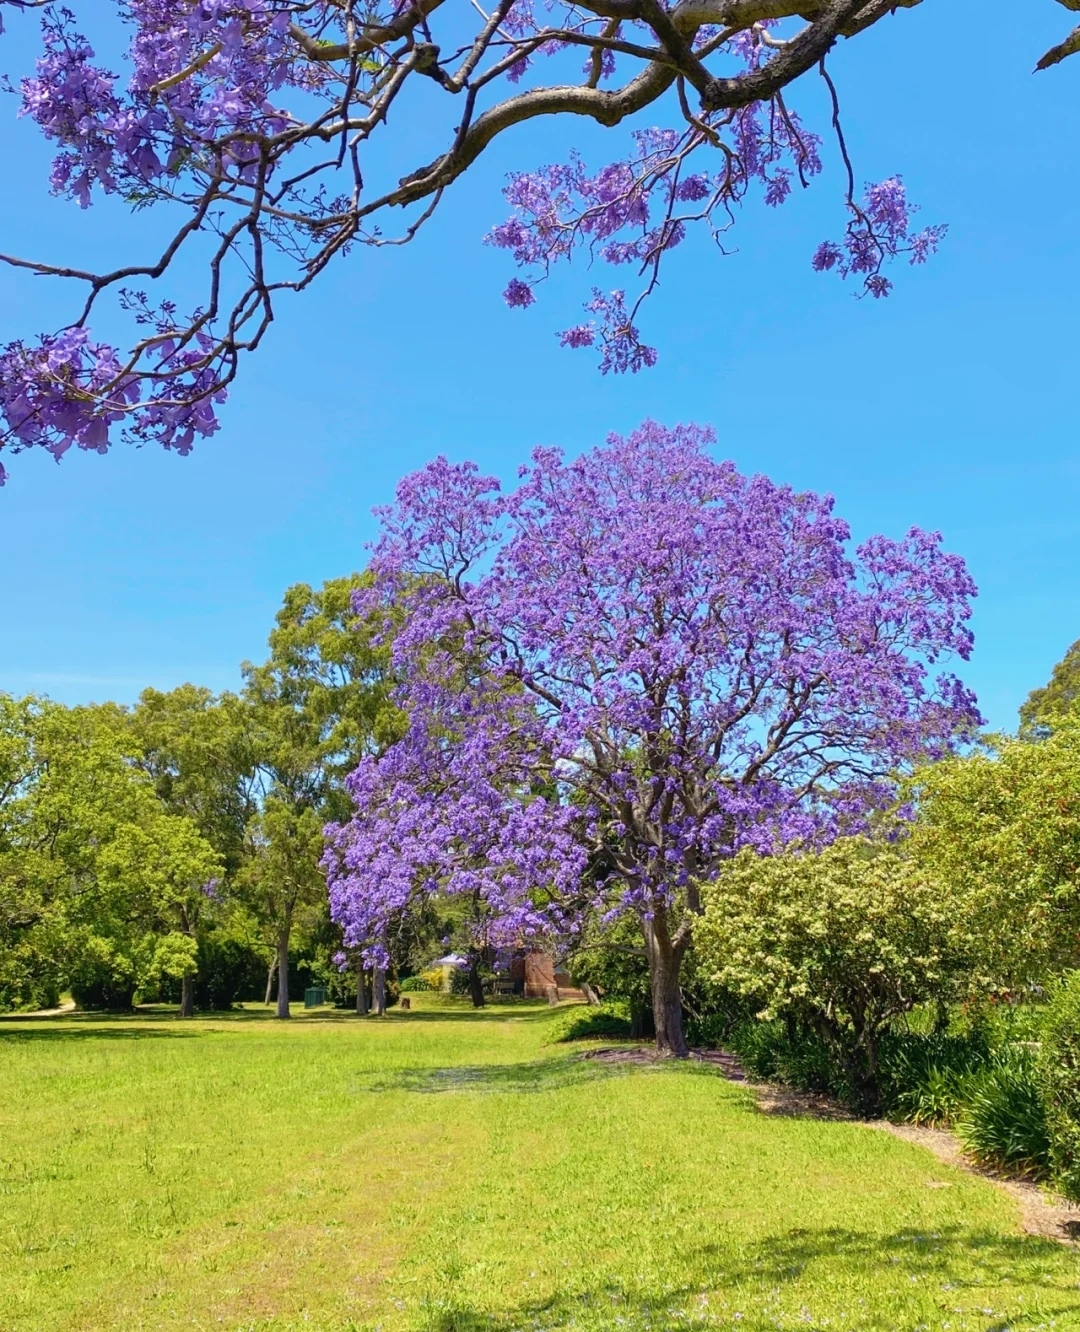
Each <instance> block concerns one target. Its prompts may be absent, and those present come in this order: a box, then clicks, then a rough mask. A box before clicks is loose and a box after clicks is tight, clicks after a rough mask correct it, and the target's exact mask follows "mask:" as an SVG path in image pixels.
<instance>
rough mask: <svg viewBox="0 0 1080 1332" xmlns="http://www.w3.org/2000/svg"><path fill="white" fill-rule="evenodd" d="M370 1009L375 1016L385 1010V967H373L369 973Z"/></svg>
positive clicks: (382, 1013) (380, 1014)
mask: <svg viewBox="0 0 1080 1332" xmlns="http://www.w3.org/2000/svg"><path fill="white" fill-rule="evenodd" d="M371 1011H372V1013H373V1014H374V1015H375V1016H376V1017H382V1016H383V1015H384V1013H385V1012H386V969H385V968H384V967H375V968H374V969H373V971H372V973H371Z"/></svg>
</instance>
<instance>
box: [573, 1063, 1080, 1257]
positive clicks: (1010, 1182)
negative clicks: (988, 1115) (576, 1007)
mask: <svg viewBox="0 0 1080 1332" xmlns="http://www.w3.org/2000/svg"><path fill="white" fill-rule="evenodd" d="M581 1058H583V1059H599V1060H602V1061H603V1062H604V1063H622V1064H651V1063H654V1062H655V1059H656V1056H655V1055H654V1054H653V1052H652V1051H651V1050H650V1049H649V1048H648V1047H646V1046H626V1045H622V1046H617V1045H616V1046H603V1047H601V1048H599V1049H596V1050H589V1051H587V1052H585V1053H584V1054H582V1055H581ZM691 1058H692V1059H696V1060H698V1061H699V1062H701V1063H704V1064H713V1065H715V1066H716V1067H717V1068H718V1069H719V1070H720V1072H721V1073H722V1074H723V1075H724V1077H725V1078H727V1079H728V1080H729V1081H730V1082H741V1083H743V1084H744V1085H745V1086H746V1087H747V1088H749V1090H750V1091H752V1092H753V1093H754V1096H755V1098H756V1100H757V1104H758V1109H759V1110H761V1111H762V1113H763V1114H767V1115H789V1116H792V1117H794V1118H799V1119H830V1120H843V1121H848V1122H850V1123H855V1124H862V1125H863V1126H864V1127H866V1128H869V1129H876V1130H877V1131H879V1132H881V1133H890V1134H892V1136H893V1137H894V1138H901V1139H902V1140H903V1141H904V1142H913V1143H915V1144H916V1145H917V1146H919V1147H925V1148H926V1150H927V1151H928V1152H932V1153H933V1155H934V1156H936V1157H937V1158H938V1160H939V1161H943V1162H945V1164H946V1165H951V1166H955V1167H956V1168H957V1169H958V1170H966V1171H967V1172H968V1173H969V1174H971V1175H978V1176H980V1178H982V1179H985V1180H988V1181H989V1182H990V1183H991V1184H994V1185H995V1186H996V1187H997V1188H999V1189H1003V1190H1004V1191H1005V1192H1006V1193H1008V1194H1010V1195H1011V1196H1012V1197H1013V1198H1014V1199H1015V1200H1016V1202H1017V1203H1018V1204H1019V1207H1020V1224H1021V1226H1022V1227H1023V1229H1024V1231H1025V1232H1026V1233H1027V1234H1029V1235H1040V1236H1042V1237H1043V1238H1044V1239H1053V1240H1057V1241H1058V1242H1059V1243H1061V1244H1067V1245H1069V1246H1070V1247H1072V1248H1076V1247H1077V1241H1078V1240H1080V1207H1077V1206H1075V1205H1074V1204H1072V1203H1068V1202H1066V1201H1065V1200H1064V1199H1063V1198H1059V1197H1057V1196H1056V1195H1055V1194H1053V1193H1050V1192H1049V1191H1048V1190H1046V1189H1044V1188H1040V1186H1039V1185H1038V1184H1035V1183H1033V1182H1032V1181H1031V1180H1026V1179H1016V1178H1010V1177H1008V1176H1005V1175H1002V1174H999V1173H997V1172H995V1171H992V1170H987V1169H984V1168H983V1167H981V1166H978V1165H976V1164H975V1163H974V1162H973V1161H971V1160H970V1159H969V1158H968V1157H967V1156H965V1155H964V1149H963V1147H962V1146H961V1143H960V1140H959V1138H957V1136H956V1134H955V1133H953V1132H951V1131H950V1130H949V1129H941V1128H926V1127H923V1126H922V1125H918V1124H893V1123H891V1122H890V1121H889V1120H887V1119H859V1117H858V1116H857V1115H853V1114H852V1113H851V1112H850V1111H849V1110H846V1109H845V1108H844V1107H843V1106H842V1105H840V1104H839V1103H838V1102H837V1101H834V1100H832V1099H830V1098H829V1097H828V1096H820V1095H816V1094H815V1093H813V1092H800V1091H795V1090H793V1089H792V1088H790V1087H779V1086H774V1085H773V1084H771V1083H755V1082H750V1081H749V1080H748V1078H747V1076H746V1072H745V1070H744V1069H743V1067H742V1065H741V1064H740V1063H739V1061H738V1059H736V1057H735V1056H734V1055H733V1054H728V1053H727V1051H725V1050H694V1051H691Z"/></svg>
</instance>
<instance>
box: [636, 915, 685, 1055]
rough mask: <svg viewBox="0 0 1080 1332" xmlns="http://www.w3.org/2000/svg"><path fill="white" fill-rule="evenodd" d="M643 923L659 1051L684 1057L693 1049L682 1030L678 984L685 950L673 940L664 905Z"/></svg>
mask: <svg viewBox="0 0 1080 1332" xmlns="http://www.w3.org/2000/svg"><path fill="white" fill-rule="evenodd" d="M643 925H644V931H645V951H646V953H647V954H648V957H649V980H650V982H651V986H652V1008H653V1022H654V1023H655V1025H656V1053H657V1054H660V1055H668V1056H671V1057H673V1058H676V1059H685V1058H686V1057H687V1055H688V1054H689V1053H690V1050H689V1047H688V1046H687V1044H686V1036H685V1034H684V1032H683V1017H682V992H681V990H680V988H679V968H680V965H681V963H682V958H683V951H684V950H683V949H682V948H677V947H676V946H675V945H674V944H673V943H672V940H671V935H670V933H669V931H668V925H667V912H666V911H665V910H664V908H663V907H657V908H656V910H655V911H654V913H653V916H652V918H651V919H650V920H646V921H644V922H643Z"/></svg>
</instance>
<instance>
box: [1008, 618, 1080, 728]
mask: <svg viewBox="0 0 1080 1332" xmlns="http://www.w3.org/2000/svg"><path fill="white" fill-rule="evenodd" d="M1078 716H1080V639H1078V640H1077V641H1076V642H1075V643H1074V644H1073V645H1072V647H1071V648H1069V650H1068V652H1066V653H1065V656H1064V657H1063V658H1062V659H1061V661H1059V662H1058V664H1057V665H1056V666H1055V667H1054V670H1053V673H1052V674H1051V676H1050V679H1049V681H1048V682H1047V683H1046V684H1044V685H1043V686H1042V688H1041V689H1033V690H1032V691H1031V693H1030V694H1028V696H1027V699H1026V701H1025V702H1024V704H1023V705H1022V706H1021V708H1020V734H1021V735H1022V736H1023V737H1024V738H1025V739H1036V740H1038V739H1044V738H1045V737H1046V736H1048V735H1049V734H1050V733H1051V732H1052V731H1053V730H1054V729H1055V727H1057V726H1059V725H1060V724H1061V723H1062V722H1064V721H1066V720H1068V719H1069V718H1070V717H1071V718H1077V717H1078Z"/></svg>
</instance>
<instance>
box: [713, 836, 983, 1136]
mask: <svg viewBox="0 0 1080 1332" xmlns="http://www.w3.org/2000/svg"><path fill="white" fill-rule="evenodd" d="M704 897H705V913H704V917H703V919H702V920H701V921H700V922H699V924H698V925H697V926H696V927H695V935H694V938H695V947H696V948H697V949H698V951H699V954H700V964H701V970H702V973H703V974H704V976H705V977H706V978H707V979H709V980H711V981H712V983H713V984H715V985H716V986H718V987H720V988H721V989H725V990H728V991H732V992H734V993H735V994H737V995H739V996H740V997H741V998H743V999H745V1000H746V1001H747V1002H748V1003H750V1004H752V1005H753V1007H754V1010H755V1011H757V1012H759V1013H761V1015H762V1017H764V1018H778V1019H784V1020H785V1022H786V1023H787V1024H788V1025H787V1026H786V1027H785V1034H786V1044H787V1046H789V1047H790V1049H789V1051H788V1053H789V1055H790V1057H791V1058H792V1059H793V1060H794V1061H795V1065H798V1064H800V1062H801V1063H805V1064H806V1069H805V1076H806V1077H807V1078H811V1079H815V1080H817V1081H818V1082H821V1083H823V1082H832V1081H833V1080H834V1071H835V1069H836V1068H837V1067H839V1068H841V1069H842V1070H843V1072H842V1077H841V1079H840V1082H841V1083H842V1085H843V1086H844V1087H845V1088H847V1091H846V1092H845V1095H846V1096H847V1097H848V1098H849V1099H850V1100H851V1101H852V1103H853V1104H856V1105H858V1107H859V1108H860V1109H862V1110H863V1111H865V1112H869V1113H876V1112H878V1111H879V1110H880V1108H881V1103H882V1087H881V1080H880V1045H881V1042H882V1040H883V1038H884V1037H885V1035H886V1034H887V1032H888V1031H889V1029H890V1028H891V1026H892V1025H893V1024H894V1022H895V1021H896V1019H897V1018H899V1017H900V1016H901V1015H903V1014H905V1013H907V1012H908V1011H909V1010H910V1009H911V1008H912V1006H913V1005H914V1004H917V1003H944V1002H946V1001H947V1000H948V999H949V998H951V997H952V996H953V995H954V994H956V993H957V992H958V990H959V989H960V988H961V987H962V986H964V985H966V984H967V982H968V980H969V978H970V958H969V956H968V940H967V937H966V935H963V932H962V931H961V932H960V933H961V935H963V937H962V938H961V939H960V940H959V942H958V940H957V938H956V937H955V936H956V934H957V928H956V922H957V916H958V908H957V906H956V904H955V903H953V902H951V901H949V900H947V899H945V898H944V897H943V896H942V893H941V891H940V888H939V886H938V885H937V883H936V882H934V881H933V880H932V879H931V878H930V877H928V876H927V875H926V874H924V873H923V872H922V870H921V869H920V868H919V866H918V865H916V864H914V863H913V862H912V861H911V860H910V859H908V858H906V857H905V856H904V854H903V853H902V851H901V850H899V849H898V848H896V847H893V846H890V845H883V844H877V843H873V842H870V841H867V840H864V839H861V838H843V839H840V840H838V841H837V842H835V843H833V844H832V845H831V846H829V847H826V848H825V849H824V850H822V851H820V852H816V851H810V850H798V849H796V850H791V851H787V852H784V853H783V854H777V855H772V856H758V855H755V854H754V853H753V852H752V851H749V850H744V851H742V852H740V853H739V855H737V856H736V857H735V858H734V859H733V860H731V861H730V862H729V863H728V864H727V865H726V866H725V867H724V869H723V871H722V872H721V873H720V874H719V875H718V877H717V878H716V879H715V881H713V882H712V883H709V884H707V885H705V887H704ZM961 914H962V913H961ZM799 1033H801V1034H802V1035H800V1036H799V1039H798V1040H796V1035H797V1034H799ZM805 1033H814V1034H815V1036H816V1037H818V1038H819V1039H815V1040H811V1039H810V1038H808V1037H805ZM753 1039H755V1040H756V1039H759V1038H758V1037H754V1038H753ZM799 1076H800V1077H802V1076H803V1073H799Z"/></svg>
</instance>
